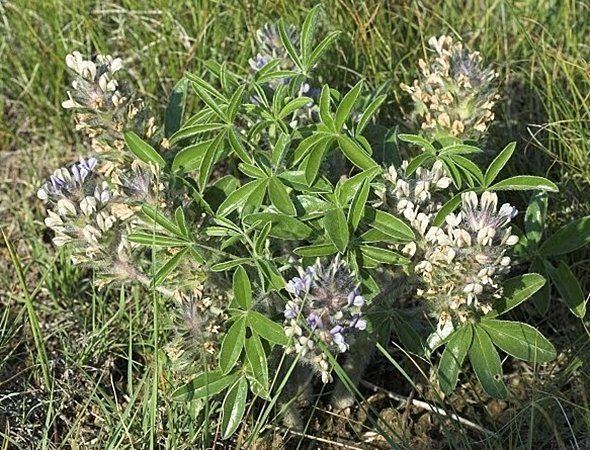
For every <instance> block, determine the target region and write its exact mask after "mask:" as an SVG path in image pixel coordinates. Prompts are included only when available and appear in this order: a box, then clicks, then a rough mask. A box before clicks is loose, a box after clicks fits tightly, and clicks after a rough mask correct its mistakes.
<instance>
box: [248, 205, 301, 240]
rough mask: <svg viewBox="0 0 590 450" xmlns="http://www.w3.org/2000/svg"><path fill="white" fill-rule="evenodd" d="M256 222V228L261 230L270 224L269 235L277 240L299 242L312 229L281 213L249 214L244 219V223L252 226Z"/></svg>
mask: <svg viewBox="0 0 590 450" xmlns="http://www.w3.org/2000/svg"><path fill="white" fill-rule="evenodd" d="M256 222H258V225H256V228H262V227H264V226H265V225H266V224H267V223H269V222H270V223H271V228H270V231H269V235H270V236H272V237H276V238H279V239H286V240H301V239H306V238H307V237H309V235H310V234H311V232H312V229H311V228H310V227H309V226H307V225H306V224H305V223H303V222H301V221H300V220H298V219H296V218H295V217H291V216H287V215H286V214H282V213H274V212H262V213H254V214H249V215H247V216H245V217H244V223H246V224H248V225H252V224H255V223H256Z"/></svg>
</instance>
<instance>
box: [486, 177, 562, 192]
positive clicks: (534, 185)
mask: <svg viewBox="0 0 590 450" xmlns="http://www.w3.org/2000/svg"><path fill="white" fill-rule="evenodd" d="M489 190H490V191H534V190H541V191H549V192H558V191H559V189H558V188H557V186H556V185H555V183H553V182H552V181H549V180H548V179H547V178H543V177H537V176H532V175H517V176H515V177H510V178H506V179H505V180H502V181H499V182H498V183H496V184H493V185H492V186H490V187H489Z"/></svg>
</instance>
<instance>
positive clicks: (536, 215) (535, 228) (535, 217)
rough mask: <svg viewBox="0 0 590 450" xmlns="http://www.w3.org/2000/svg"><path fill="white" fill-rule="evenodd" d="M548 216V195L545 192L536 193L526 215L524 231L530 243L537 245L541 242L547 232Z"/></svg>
mask: <svg viewBox="0 0 590 450" xmlns="http://www.w3.org/2000/svg"><path fill="white" fill-rule="evenodd" d="M546 216H547V193H546V192H545V191H539V192H535V193H534V194H533V196H532V197H531V200H530V202H529V205H528V207H527V209H526V213H525V215H524V229H525V232H526V237H527V240H528V241H529V242H534V243H535V244H536V243H538V242H539V241H541V238H542V237H543V231H544V230H545V217H546Z"/></svg>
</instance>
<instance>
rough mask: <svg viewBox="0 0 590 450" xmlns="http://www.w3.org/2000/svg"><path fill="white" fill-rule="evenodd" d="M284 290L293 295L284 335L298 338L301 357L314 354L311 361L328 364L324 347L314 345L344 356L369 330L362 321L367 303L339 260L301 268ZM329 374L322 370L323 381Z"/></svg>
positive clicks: (297, 346) (296, 344) (286, 313)
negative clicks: (356, 336)
mask: <svg viewBox="0 0 590 450" xmlns="http://www.w3.org/2000/svg"><path fill="white" fill-rule="evenodd" d="M285 288H286V290H287V292H289V293H290V294H291V300H290V301H289V302H288V303H287V305H286V306H285V311H284V316H285V322H284V327H285V332H286V334H287V335H289V336H294V337H296V340H295V345H294V349H295V351H297V352H299V353H300V354H301V356H308V355H309V354H310V353H311V354H312V359H313V357H319V358H320V359H322V360H324V361H327V359H326V355H324V354H323V353H322V350H321V347H322V346H317V345H315V343H317V342H319V341H321V342H323V344H324V345H325V346H327V347H328V348H330V349H331V350H332V351H333V352H335V353H344V352H346V351H347V350H348V348H349V345H350V341H351V340H352V339H353V335H354V333H355V332H358V331H362V330H365V329H366V326H367V325H366V322H365V321H364V320H363V319H361V308H362V307H363V306H364V304H365V299H364V297H363V296H362V295H361V292H360V290H359V288H358V284H357V281H356V277H355V275H354V274H353V273H352V272H351V271H350V270H349V269H348V267H347V266H346V264H345V263H344V262H343V261H342V260H341V259H340V258H339V257H336V258H335V259H334V260H332V261H331V262H330V263H329V264H328V265H322V264H321V262H320V261H318V262H316V264H314V265H313V266H310V267H307V268H306V269H302V268H300V269H299V276H297V277H294V278H292V279H291V280H290V281H288V282H287V285H286V286H285ZM302 340H303V341H304V342H305V343H306V345H303V344H302ZM310 343H311V344H313V345H310ZM324 366H325V364H324ZM326 370H327V369H326V367H323V368H322V369H321V371H322V379H323V380H328V379H330V377H329V376H328V373H326Z"/></svg>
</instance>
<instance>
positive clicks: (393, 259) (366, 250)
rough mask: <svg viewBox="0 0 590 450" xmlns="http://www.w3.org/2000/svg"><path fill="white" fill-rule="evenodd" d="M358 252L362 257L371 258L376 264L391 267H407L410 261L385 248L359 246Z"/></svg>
mask: <svg viewBox="0 0 590 450" xmlns="http://www.w3.org/2000/svg"><path fill="white" fill-rule="evenodd" d="M360 250H361V253H362V255H363V256H364V257H368V258H371V259H372V260H374V261H377V262H378V263H383V264H393V265H407V264H409V263H410V260H409V259H408V258H406V257H405V256H403V255H400V254H399V253H396V252H394V251H392V250H387V249H385V248H380V247H374V246H372V245H361V246H360Z"/></svg>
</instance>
